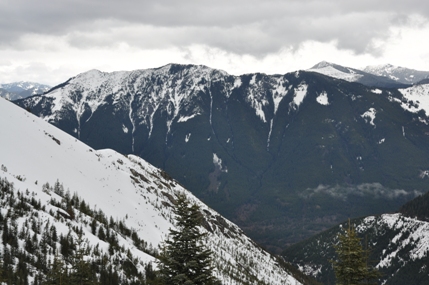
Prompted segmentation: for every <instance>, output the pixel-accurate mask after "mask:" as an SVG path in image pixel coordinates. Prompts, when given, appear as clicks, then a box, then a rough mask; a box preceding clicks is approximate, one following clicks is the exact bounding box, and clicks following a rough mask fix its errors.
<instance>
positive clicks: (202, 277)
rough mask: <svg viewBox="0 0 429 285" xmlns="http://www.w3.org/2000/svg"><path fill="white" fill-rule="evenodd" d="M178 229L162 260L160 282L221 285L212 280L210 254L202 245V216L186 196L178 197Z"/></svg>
mask: <svg viewBox="0 0 429 285" xmlns="http://www.w3.org/2000/svg"><path fill="white" fill-rule="evenodd" d="M174 213H175V220H176V227H177V229H178V230H174V229H170V231H169V238H168V239H167V241H165V244H164V246H163V248H162V252H161V255H160V258H159V260H160V261H159V268H160V274H161V278H162V279H163V281H164V282H165V284H169V285H179V284H180V285H203V284H205V285H209V284H219V281H218V280H217V279H216V278H215V277H213V275H212V271H213V267H212V265H211V251H210V250H209V249H207V248H206V247H205V246H204V244H203V239H204V237H205V236H206V234H204V233H200V230H199V225H200V223H201V217H202V216H201V213H200V210H199V207H198V205H196V204H192V205H191V204H190V203H189V201H188V200H187V199H186V196H185V195H184V194H180V195H178V196H177V203H176V207H175V209H174Z"/></svg>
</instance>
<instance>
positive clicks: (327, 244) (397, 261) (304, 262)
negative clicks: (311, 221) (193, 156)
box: [284, 193, 429, 285]
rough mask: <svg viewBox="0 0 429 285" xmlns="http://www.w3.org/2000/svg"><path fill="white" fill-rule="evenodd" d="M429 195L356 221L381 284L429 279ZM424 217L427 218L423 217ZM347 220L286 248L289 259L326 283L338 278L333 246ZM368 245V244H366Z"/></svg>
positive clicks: (414, 282)
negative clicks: (397, 209)
mask: <svg viewBox="0 0 429 285" xmlns="http://www.w3.org/2000/svg"><path fill="white" fill-rule="evenodd" d="M428 201H429V194H428V193H427V194H425V195H423V196H419V197H418V198H416V199H414V200H412V201H410V202H408V203H407V204H405V205H404V206H402V207H401V209H400V212H399V213H396V214H383V215H380V216H369V217H364V218H360V219H355V220H353V221H352V223H353V224H354V226H355V227H356V229H357V232H358V234H359V236H360V237H361V238H362V242H363V243H364V244H365V241H366V243H367V245H368V247H369V249H370V253H371V254H370V259H371V260H372V261H373V265H374V266H375V267H376V268H378V269H379V270H380V272H381V273H382V278H381V279H380V280H379V284H413V285H417V284H427V283H428V282H429V268H428V265H429V257H428V256H429V255H428V253H429V223H428V222H427V217H429V211H428V207H427V205H428ZM423 219H424V220H423ZM345 227H347V223H342V224H341V225H339V226H337V227H334V228H332V229H330V230H328V231H326V232H323V233H321V234H319V235H317V236H315V237H312V238H310V239H308V240H306V241H303V242H301V243H298V244H296V245H293V246H291V247H290V248H288V249H286V250H285V252H284V254H285V256H286V259H287V260H289V261H290V262H292V263H294V264H295V265H297V266H299V267H300V268H301V270H302V271H303V272H305V273H306V274H310V275H313V276H314V277H316V278H317V279H318V281H320V282H323V284H333V282H334V280H335V277H334V272H333V270H332V265H331V264H330V262H329V260H333V259H335V253H334V247H333V245H334V244H335V243H336V242H337V236H338V234H339V233H340V232H341V231H343V229H344V228H345ZM364 246H365V245H364Z"/></svg>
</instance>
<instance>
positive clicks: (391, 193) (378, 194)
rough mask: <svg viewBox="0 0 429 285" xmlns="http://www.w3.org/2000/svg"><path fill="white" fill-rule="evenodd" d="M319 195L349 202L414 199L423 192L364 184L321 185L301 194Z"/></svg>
mask: <svg viewBox="0 0 429 285" xmlns="http://www.w3.org/2000/svg"><path fill="white" fill-rule="evenodd" d="M317 194H323V195H329V196H332V197H334V198H337V199H341V200H347V198H348V197H350V196H361V197H363V196H371V197H374V198H384V199H396V198H400V197H409V198H414V197H417V196H418V195H421V194H422V192H420V191H417V190H413V191H405V190H403V189H391V188H388V187H385V186H383V185H381V184H380V183H363V184H359V185H355V186H339V185H335V186H330V185H319V186H317V187H316V188H314V189H311V188H308V189H306V190H305V191H304V192H303V193H301V196H302V197H304V198H311V197H313V196H314V195H317Z"/></svg>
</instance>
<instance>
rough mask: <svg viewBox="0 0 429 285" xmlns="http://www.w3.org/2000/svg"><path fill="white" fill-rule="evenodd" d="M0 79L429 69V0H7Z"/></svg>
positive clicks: (0, 28)
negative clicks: (331, 67)
mask: <svg viewBox="0 0 429 285" xmlns="http://www.w3.org/2000/svg"><path fill="white" fill-rule="evenodd" d="M0 55H1V56H0V83H9V82H13V81H35V82H40V83H46V84H50V85H56V84H59V83H61V82H63V81H65V80H67V79H68V78H70V77H72V76H75V75H77V74H78V73H81V72H85V71H87V70H90V69H99V70H102V71H117V70H134V69H144V68H152V67H159V66H162V65H165V64H168V63H173V62H174V63H192V64H204V65H207V66H210V67H213V68H218V69H223V70H225V71H226V72H228V73H230V74H235V75H239V74H243V73H251V72H264V73H268V74H274V73H281V74H283V73H287V72H291V71H295V70H299V69H307V68H310V67H311V66H313V65H315V64H316V63H318V62H320V61H322V60H326V61H329V62H334V63H337V64H341V65H345V66H349V67H354V68H363V67H365V66H367V65H378V64H384V63H391V64H394V65H399V66H404V67H409V68H414V69H418V70H425V71H428V70H429V1H426V0H407V1H404V0H381V1H377V0H353V1H349V0H313V1H311V0H296V1H295V0H260V1H256V0H216V1H213V0H210V1H206V0H180V1H179V0H158V1H154V0H121V1H119V0H103V1H101V0H0Z"/></svg>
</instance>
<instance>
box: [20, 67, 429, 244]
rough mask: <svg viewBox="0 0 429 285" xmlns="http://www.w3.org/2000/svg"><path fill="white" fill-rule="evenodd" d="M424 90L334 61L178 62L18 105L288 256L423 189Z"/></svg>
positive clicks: (427, 105)
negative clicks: (137, 160)
mask: <svg viewBox="0 0 429 285" xmlns="http://www.w3.org/2000/svg"><path fill="white" fill-rule="evenodd" d="M321 73H322V74H321ZM326 75H329V76H326ZM338 78H342V79H338ZM343 79H347V80H343ZM401 86H402V87H403V88H402V87H401ZM404 86H406V87H404ZM399 87H401V88H399ZM428 94H429V85H427V84H414V85H412V86H411V85H410V84H407V85H405V84H403V83H401V82H397V81H395V80H393V79H390V78H387V77H382V76H375V75H371V74H369V73H365V72H363V71H358V70H353V69H351V68H347V67H341V66H338V65H332V64H328V63H321V64H319V65H317V66H315V67H313V68H312V69H311V70H309V71H297V72H292V73H287V74H284V75H266V74H261V73H255V74H246V75H241V76H232V75H229V74H227V73H225V72H223V71H220V70H215V69H211V68H208V67H205V66H195V65H178V64H170V65H166V66H163V67H160V68H155V69H146V70H135V71H131V72H113V73H104V72H100V71H97V70H91V71H88V72H86V73H82V74H79V75H77V76H76V77H73V78H71V79H69V80H68V81H66V82H64V83H62V84H60V85H58V86H56V87H54V88H52V89H51V90H50V91H49V92H47V93H45V94H43V95H37V96H33V97H29V98H26V99H23V100H18V101H15V103H16V104H18V105H19V106H21V107H23V108H26V109H28V110H31V112H33V113H34V114H36V115H37V116H39V117H42V118H43V119H44V120H46V121H48V122H50V123H52V124H53V125H55V126H57V127H59V128H60V129H62V130H64V131H66V132H67V133H69V134H71V135H73V136H74V137H75V138H77V139H80V140H82V141H83V142H85V143H87V144H88V145H90V146H91V147H93V148H95V149H104V148H111V149H114V150H116V151H118V152H121V153H123V154H134V155H138V156H140V157H142V158H144V159H146V160H147V161H149V162H150V163H152V164H154V165H155V166H156V167H160V168H162V169H164V170H165V171H166V172H167V173H169V174H170V175H171V176H172V177H174V178H175V179H176V180H177V181H179V182H180V183H181V184H182V185H184V186H185V187H187V188H188V189H190V190H191V191H192V192H193V193H194V194H195V195H196V196H197V197H199V198H200V199H202V200H203V201H204V202H206V203H207V204H209V205H210V206H211V207H213V208H214V209H216V210H217V211H219V212H220V213H222V214H223V215H225V216H226V217H227V218H229V219H231V220H232V221H234V222H235V223H237V224H238V225H239V226H241V227H242V228H243V230H244V231H245V232H246V233H247V234H249V235H250V236H251V237H252V238H254V239H255V240H256V241H257V242H258V243H260V244H262V245H264V246H266V248H268V249H269V250H271V251H275V252H280V251H281V250H282V249H283V248H284V247H285V246H286V245H287V244H291V243H295V242H298V241H301V240H303V239H304V238H307V237H310V236H311V235H313V234H314V233H317V232H320V231H322V230H325V229H327V228H329V227H331V226H333V225H336V224H338V223H339V222H341V221H344V220H345V219H347V218H348V217H357V216H364V215H373V214H381V213H385V212H389V211H393V210H395V209H397V208H399V207H400V206H401V205H402V204H403V203H405V202H406V201H408V200H410V199H412V198H414V197H415V196H416V195H419V194H420V193H423V192H426V191H427V181H428V175H427V173H428V172H429V125H428V124H429V118H428V116H427V111H428V110H429V101H428V97H429V96H428Z"/></svg>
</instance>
